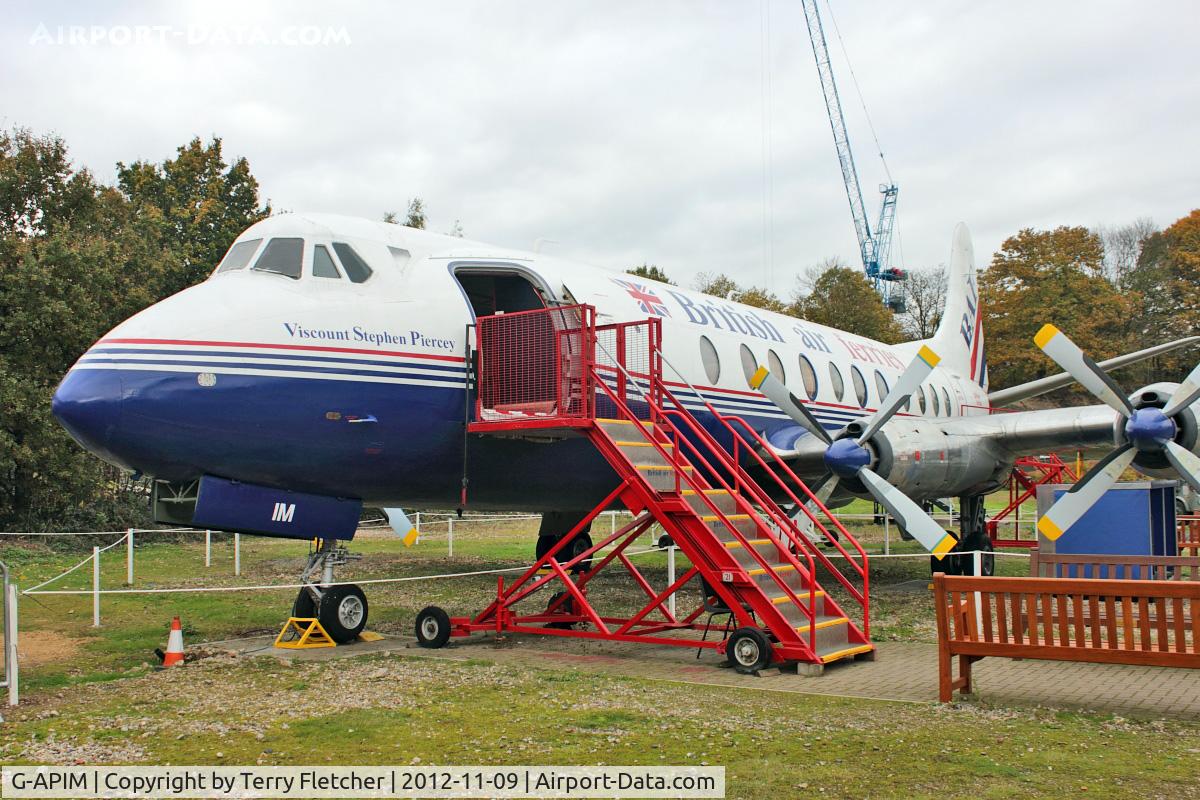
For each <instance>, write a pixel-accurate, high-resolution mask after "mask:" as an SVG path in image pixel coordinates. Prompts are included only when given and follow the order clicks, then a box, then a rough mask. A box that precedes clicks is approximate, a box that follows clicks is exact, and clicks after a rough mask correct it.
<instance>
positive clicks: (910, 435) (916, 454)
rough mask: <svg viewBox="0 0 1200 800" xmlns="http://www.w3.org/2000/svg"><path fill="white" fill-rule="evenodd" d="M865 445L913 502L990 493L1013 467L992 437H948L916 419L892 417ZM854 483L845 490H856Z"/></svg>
mask: <svg viewBox="0 0 1200 800" xmlns="http://www.w3.org/2000/svg"><path fill="white" fill-rule="evenodd" d="M856 424H857V423H856ZM853 428H854V425H851V426H850V429H853ZM848 430H849V429H848ZM867 447H868V448H869V449H870V450H871V452H872V454H873V456H874V458H875V464H874V466H873V469H875V471H876V472H878V473H879V474H880V475H881V476H883V478H885V479H886V480H887V482H888V483H890V484H892V485H893V486H895V487H896V488H897V489H899V490H900V491H902V492H904V493H905V494H906V495H908V496H909V497H911V498H913V499H914V500H930V499H933V498H937V497H959V496H962V495H973V494H980V493H983V492H988V491H991V490H993V489H995V488H997V487H998V486H1000V485H1001V484H1002V483H1003V482H1004V481H1005V479H1006V478H1007V477H1008V474H1009V472H1010V471H1011V470H1012V467H1013V462H1012V459H1011V458H1010V457H1009V456H1008V455H1006V454H1005V453H1004V452H1003V451H1002V450H1001V449H1000V448H998V447H997V446H995V445H994V444H993V443H992V442H991V441H990V440H987V439H981V438H978V437H972V436H962V435H948V434H946V433H943V432H942V430H941V429H940V427H939V426H938V425H937V423H936V422H933V421H930V420H923V419H916V418H904V417H902V418H899V419H893V420H892V421H890V422H889V423H888V424H887V425H886V426H884V428H883V430H881V431H879V433H877V434H875V436H873V437H872V438H871V440H870V441H869V442H868V443H867ZM854 483H857V481H850V482H849V484H850V485H849V486H848V487H847V488H851V489H852V490H855V491H857V490H858V489H859V487H856V486H854Z"/></svg>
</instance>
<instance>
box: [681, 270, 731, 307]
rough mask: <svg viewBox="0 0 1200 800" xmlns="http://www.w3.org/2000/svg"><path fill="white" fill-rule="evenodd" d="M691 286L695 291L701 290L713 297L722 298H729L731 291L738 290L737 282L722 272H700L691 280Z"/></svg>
mask: <svg viewBox="0 0 1200 800" xmlns="http://www.w3.org/2000/svg"><path fill="white" fill-rule="evenodd" d="M692 288H693V289H695V290H696V291H697V292H702V293H704V294H707V295H711V296H713V297H719V298H721V299H722V300H730V299H732V297H733V293H734V292H736V291H738V285H737V282H736V281H734V280H733V278H730V277H729V276H728V275H725V274H723V273H719V274H713V273H711V272H701V273H700V274H699V275H697V276H696V279H695V280H694V281H692Z"/></svg>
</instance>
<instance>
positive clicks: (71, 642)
mask: <svg viewBox="0 0 1200 800" xmlns="http://www.w3.org/2000/svg"><path fill="white" fill-rule="evenodd" d="M3 641H4V637H3V636H0V643H2V642H3ZM82 647H83V640H81V639H76V638H74V637H71V636H64V635H63V634H61V633H58V632H57V631H21V633H20V636H19V638H18V639H17V658H18V663H19V664H20V666H21V667H22V668H27V667H36V666H39V665H41V664H52V663H55V662H63V661H69V660H70V659H72V658H74V657H75V656H76V655H77V654H78V653H79V651H80V649H81V648H82Z"/></svg>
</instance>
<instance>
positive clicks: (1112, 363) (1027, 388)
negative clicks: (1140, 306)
mask: <svg viewBox="0 0 1200 800" xmlns="http://www.w3.org/2000/svg"><path fill="white" fill-rule="evenodd" d="M1197 342H1200V336H1188V337H1187V338H1185V339H1178V340H1176V341H1174V342H1167V343H1166V344H1159V345H1155V346H1154V347H1147V348H1146V349H1145V350H1138V351H1137V352H1136V353H1127V354H1125V355H1123V356H1117V357H1116V358H1110V359H1108V360H1107V361H1101V362H1100V363H1099V366H1100V368H1101V369H1104V370H1111V369H1117V368H1118V367H1127V366H1129V365H1130V364H1137V363H1138V362H1139V361H1145V360H1146V359H1148V358H1154V357H1155V356H1160V355H1162V354H1163V353H1169V352H1171V351H1172V350H1178V349H1179V348H1181V347H1188V346H1189V345H1194V344H1196V343H1197ZM1072 383H1075V379H1074V378H1072V377H1071V375H1070V374H1069V373H1066V372H1061V373H1059V374H1057V375H1051V376H1049V377H1046V378H1038V379H1037V380H1036V381H1029V382H1028V383H1022V384H1020V385H1019V386H1013V387H1012V388H1010V389H1001V390H999V391H997V392H992V393H991V394H989V395H988V402H990V403H991V404H992V406H993V407H997V406H1007V405H1011V404H1012V403H1017V402H1020V401H1021V400H1028V399H1029V398H1030V397H1037V396H1038V395H1042V394H1046V393H1048V392H1053V391H1055V390H1056V389H1061V388H1063V387H1064V386H1070V385H1071V384H1072Z"/></svg>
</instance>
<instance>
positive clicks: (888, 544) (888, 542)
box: [883, 511, 892, 556]
mask: <svg viewBox="0 0 1200 800" xmlns="http://www.w3.org/2000/svg"><path fill="white" fill-rule="evenodd" d="M890 517H891V515H890V514H888V513H887V512H886V511H885V512H884V514H883V554H884V555H885V556H886V555H891V553H892V522H891V519H890Z"/></svg>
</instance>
